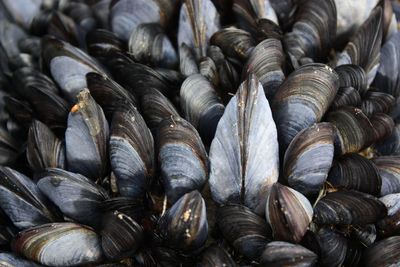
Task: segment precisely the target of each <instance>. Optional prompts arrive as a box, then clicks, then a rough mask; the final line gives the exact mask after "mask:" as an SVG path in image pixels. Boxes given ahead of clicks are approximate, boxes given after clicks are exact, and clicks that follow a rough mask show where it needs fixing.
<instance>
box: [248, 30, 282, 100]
mask: <svg viewBox="0 0 400 267" xmlns="http://www.w3.org/2000/svg"><path fill="white" fill-rule="evenodd" d="M284 63H285V56H284V53H283V49H282V44H281V42H280V41H279V40H277V39H273V38H270V39H266V40H264V41H262V42H260V43H259V44H258V45H257V46H256V47H255V48H254V49H253V51H252V52H251V54H250V57H249V59H248V60H247V63H246V65H245V66H244V70H243V73H244V74H246V75H249V74H250V73H254V74H255V75H256V76H257V78H258V80H259V81H260V83H261V84H262V86H263V87H264V91H265V95H266V96H267V98H268V99H270V100H272V99H273V96H274V95H275V93H276V91H277V90H278V88H279V86H280V85H281V84H282V82H283V80H284V79H285V74H284V73H283V65H284Z"/></svg>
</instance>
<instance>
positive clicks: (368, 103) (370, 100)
mask: <svg viewBox="0 0 400 267" xmlns="http://www.w3.org/2000/svg"><path fill="white" fill-rule="evenodd" d="M395 102H396V99H395V98H394V97H393V96H392V95H390V94H387V93H383V92H375V91H371V90H370V91H368V92H367V93H366V94H365V97H364V99H363V101H362V104H361V110H362V111H363V112H364V114H365V115H367V116H368V117H371V116H372V115H373V114H376V113H387V114H390V112H391V111H392V109H393V107H394V105H395Z"/></svg>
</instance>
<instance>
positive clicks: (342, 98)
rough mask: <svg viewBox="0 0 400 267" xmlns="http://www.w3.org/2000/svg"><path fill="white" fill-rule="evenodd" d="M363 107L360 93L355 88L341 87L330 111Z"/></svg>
mask: <svg viewBox="0 0 400 267" xmlns="http://www.w3.org/2000/svg"><path fill="white" fill-rule="evenodd" d="M360 105H361V96H360V93H359V92H358V91H357V90H356V89H354V87H340V88H339V90H338V92H337V94H336V96H335V99H334V100H333V102H332V104H331V106H330V109H331V110H336V109H339V108H341V107H345V106H351V107H359V106H360Z"/></svg>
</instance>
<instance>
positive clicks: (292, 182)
mask: <svg viewBox="0 0 400 267" xmlns="http://www.w3.org/2000/svg"><path fill="white" fill-rule="evenodd" d="M333 154H334V146H333V127H332V125H331V124H330V123H318V124H315V125H313V126H311V127H310V128H307V129H304V130H302V131H300V132H299V133H298V134H297V135H296V137H295V138H294V139H293V140H292V142H291V143H290V145H289V147H288V149H287V150H286V152H285V157H284V162H283V176H284V180H285V181H286V182H287V183H288V185H289V186H290V187H292V188H293V189H295V190H297V191H299V192H300V193H302V194H305V195H315V194H318V192H319V191H320V190H321V188H322V186H323V184H324V182H325V180H326V178H327V176H328V172H329V169H330V168H331V165H332V160H333Z"/></svg>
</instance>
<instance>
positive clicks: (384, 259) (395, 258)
mask: <svg viewBox="0 0 400 267" xmlns="http://www.w3.org/2000/svg"><path fill="white" fill-rule="evenodd" d="M399 245H400V236H392V237H389V238H386V239H383V240H381V241H379V242H377V243H375V244H374V245H372V246H371V247H370V248H368V249H367V250H366V251H365V252H364V254H363V264H364V266H366V267H373V266H385V267H389V266H396V265H399V264H400V253H399V251H400V250H399V248H400V247H399Z"/></svg>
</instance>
